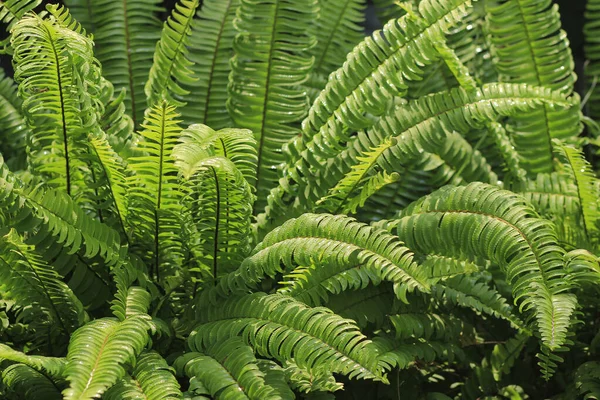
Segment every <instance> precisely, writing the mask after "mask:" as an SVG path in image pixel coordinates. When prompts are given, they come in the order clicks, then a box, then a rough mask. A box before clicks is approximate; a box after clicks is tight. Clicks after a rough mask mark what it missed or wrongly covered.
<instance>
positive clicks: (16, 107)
mask: <svg viewBox="0 0 600 400" xmlns="http://www.w3.org/2000/svg"><path fill="white" fill-rule="evenodd" d="M22 104H23V101H22V100H21V99H20V98H19V96H18V95H17V86H16V85H15V83H14V81H13V80H12V79H11V78H9V77H8V76H6V73H5V72H4V70H1V69H0V136H1V139H0V154H2V155H3V156H4V158H5V162H6V163H7V164H8V166H9V167H10V168H11V170H12V171H19V170H23V169H25V168H26V164H25V163H24V162H23V161H24V160H25V156H26V154H25V147H26V144H27V142H26V141H27V137H28V136H30V135H31V132H30V131H29V129H28V127H27V124H26V123H25V116H24V115H23V113H22V112H21V106H22Z"/></svg>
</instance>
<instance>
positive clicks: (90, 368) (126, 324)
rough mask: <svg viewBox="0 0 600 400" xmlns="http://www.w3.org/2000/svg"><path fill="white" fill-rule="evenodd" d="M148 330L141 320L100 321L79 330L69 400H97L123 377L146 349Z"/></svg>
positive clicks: (73, 343) (71, 354) (70, 363)
mask: <svg viewBox="0 0 600 400" xmlns="http://www.w3.org/2000/svg"><path fill="white" fill-rule="evenodd" d="M147 330H148V324H147V322H146V321H145V320H143V319H142V318H139V317H132V318H128V319H126V320H125V321H122V322H118V321H115V320H112V319H108V318H104V319H98V320H94V321H92V322H89V323H88V324H86V325H84V326H82V327H81V328H79V329H78V330H77V331H76V332H75V333H74V334H73V336H72V337H71V340H70V343H69V351H68V353H67V366H66V370H65V376H66V378H67V380H68V381H69V388H68V389H65V391H64V392H63V395H64V396H65V400H74V399H81V400H84V399H93V398H96V397H98V396H99V395H101V394H102V393H104V392H105V391H106V389H108V388H109V387H111V386H112V385H114V384H115V383H116V382H117V381H118V380H119V379H121V378H123V377H124V375H125V369H124V365H125V364H127V363H131V362H133V361H134V360H135V357H136V356H137V355H138V354H139V353H141V351H142V349H143V348H144V347H145V346H146V343H147V341H148V333H147Z"/></svg>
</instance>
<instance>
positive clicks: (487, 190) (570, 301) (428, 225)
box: [389, 183, 577, 349]
mask: <svg viewBox="0 0 600 400" xmlns="http://www.w3.org/2000/svg"><path fill="white" fill-rule="evenodd" d="M389 227H390V228H391V227H394V230H395V231H396V232H397V235H398V237H399V238H400V239H401V240H404V241H405V242H406V244H407V246H408V247H409V248H411V249H413V250H414V251H415V252H417V253H419V254H429V253H436V254H442V255H449V256H453V257H459V258H462V259H470V258H473V257H476V256H478V257H483V258H486V259H489V260H490V261H492V262H493V263H497V264H499V265H500V266H501V267H502V268H503V270H504V271H505V273H506V276H507V281H508V283H509V284H510V285H511V287H512V292H513V295H514V297H515V301H516V302H517V303H519V304H520V309H521V310H534V311H535V317H536V321H537V325H538V326H537V329H538V330H539V332H540V334H541V337H542V342H543V343H544V344H545V345H547V346H548V347H549V348H550V349H557V348H559V347H560V346H562V344H563V343H564V342H565V340H566V334H567V329H568V327H569V325H570V323H569V321H570V317H571V313H572V312H573V310H574V308H575V306H576V304H577V300H576V298H575V296H574V295H572V294H569V293H567V291H568V290H569V284H568V283H567V282H566V281H565V280H564V272H563V268H564V260H563V256H564V253H565V252H564V250H563V249H562V248H560V247H558V246H557V245H556V236H555V233H554V232H553V230H552V226H551V225H550V224H549V223H548V222H546V221H544V220H541V219H539V218H538V217H537V214H536V213H535V211H534V210H533V209H532V208H531V207H530V206H529V205H528V204H527V203H526V202H525V200H524V199H523V198H522V197H520V196H518V195H515V194H513V193H511V192H508V191H503V190H500V189H498V188H496V187H493V186H489V185H485V184H481V183H472V184H470V185H468V186H463V187H456V188H453V187H446V188H443V189H441V190H439V191H437V192H435V193H433V194H432V195H430V196H427V197H425V198H422V199H421V200H419V201H417V202H415V203H413V204H412V205H410V206H409V207H407V208H406V209H405V210H403V211H402V212H400V213H399V215H398V219H397V220H396V221H394V222H392V223H391V225H390V226H389Z"/></svg>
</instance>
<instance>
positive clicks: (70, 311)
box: [0, 230, 85, 334]
mask: <svg viewBox="0 0 600 400" xmlns="http://www.w3.org/2000/svg"><path fill="white" fill-rule="evenodd" d="M0 265H1V266H2V268H0V282H2V283H1V284H0V292H1V293H2V297H3V298H5V299H11V300H15V301H17V302H18V303H19V304H23V305H26V304H29V305H30V306H31V307H32V308H33V309H34V310H32V311H28V312H27V314H28V315H29V316H28V318H27V319H29V320H30V323H32V324H33V325H36V324H38V323H41V324H40V329H43V328H42V326H43V325H44V324H47V327H46V329H47V330H56V329H58V330H60V331H62V332H63V333H64V334H70V333H71V332H73V331H74V330H75V329H77V328H78V327H79V326H80V325H81V324H82V323H83V321H84V317H85V313H84V311H83V306H82V305H81V302H80V301H79V299H77V297H75V295H74V294H73V292H72V291H71V289H70V288H69V287H68V286H67V285H66V284H65V283H64V282H63V281H62V280H61V277H60V276H59V275H58V273H57V272H56V271H55V270H54V269H53V268H52V267H51V266H49V265H48V264H47V263H46V262H45V261H44V259H43V258H41V257H40V256H39V255H38V254H36V253H35V252H34V250H33V249H32V247H31V246H27V245H25V244H24V243H23V241H22V238H20V237H19V235H18V234H17V233H16V232H15V231H14V230H12V231H11V232H10V233H9V234H8V235H5V236H4V237H0Z"/></svg>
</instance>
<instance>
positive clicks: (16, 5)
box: [0, 0, 42, 53]
mask: <svg viewBox="0 0 600 400" xmlns="http://www.w3.org/2000/svg"><path fill="white" fill-rule="evenodd" d="M41 3H42V0H5V1H3V2H2V3H0V21H2V22H3V23H4V24H5V27H6V32H10V31H11V29H12V28H13V26H14V25H15V24H16V23H17V22H18V21H19V20H20V19H21V17H23V16H24V15H25V14H26V13H27V12H29V11H31V10H33V9H34V8H36V7H37V6H39V5H40V4H41ZM9 42H10V35H9V36H7V37H6V38H5V39H3V40H2V41H0V46H1V47H2V49H1V50H0V51H1V52H2V53H5V52H8V51H9V50H7V48H6V47H7V46H8V45H9Z"/></svg>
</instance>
